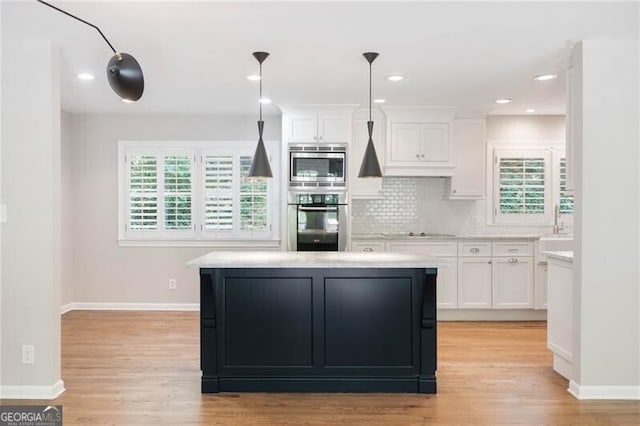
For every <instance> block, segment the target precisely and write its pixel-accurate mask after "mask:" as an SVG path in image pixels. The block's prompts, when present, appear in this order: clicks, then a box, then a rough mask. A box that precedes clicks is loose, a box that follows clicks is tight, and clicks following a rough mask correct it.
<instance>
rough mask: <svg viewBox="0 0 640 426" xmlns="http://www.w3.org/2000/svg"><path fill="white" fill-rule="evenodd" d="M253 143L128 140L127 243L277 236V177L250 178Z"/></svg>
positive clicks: (124, 160) (123, 191) (123, 160)
mask: <svg viewBox="0 0 640 426" xmlns="http://www.w3.org/2000/svg"><path fill="white" fill-rule="evenodd" d="M254 145H255V142H229V143H221V142H197V143H181V144H176V143H168V142H121V143H120V146H119V152H120V181H121V184H120V211H121V213H120V221H121V226H120V235H119V237H120V240H124V241H126V240H130V241H146V242H149V241H167V240H173V241H202V242H214V241H221V242H224V241H225V240H226V241H227V242H228V241H229V240H232V239H233V240H238V239H247V240H257V239H265V240H269V239H274V238H275V236H276V235H277V232H276V231H277V230H274V229H273V223H274V220H273V217H274V211H275V206H276V205H277V201H276V200H274V191H273V185H274V183H273V180H274V179H275V178H274V179H264V178H258V179H256V178H249V177H248V174H249V168H250V167H251V161H252V157H253V149H254V148H255V146H254ZM270 145H271V144H268V145H267V146H268V147H269V146H270ZM187 245H189V244H187ZM214 245H215V244H214Z"/></svg>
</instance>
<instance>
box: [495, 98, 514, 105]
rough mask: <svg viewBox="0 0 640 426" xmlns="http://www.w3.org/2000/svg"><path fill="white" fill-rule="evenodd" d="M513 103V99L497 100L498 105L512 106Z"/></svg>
mask: <svg viewBox="0 0 640 426" xmlns="http://www.w3.org/2000/svg"><path fill="white" fill-rule="evenodd" d="M511 102H513V99H510V98H503V99H496V103H497V104H510V103H511Z"/></svg>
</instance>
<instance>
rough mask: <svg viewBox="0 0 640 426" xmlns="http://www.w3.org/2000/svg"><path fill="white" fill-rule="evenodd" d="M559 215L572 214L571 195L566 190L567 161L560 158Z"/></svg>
mask: <svg viewBox="0 0 640 426" xmlns="http://www.w3.org/2000/svg"><path fill="white" fill-rule="evenodd" d="M558 174H559V177H560V179H559V181H560V192H559V194H560V201H559V205H560V214H562V215H567V214H573V193H572V192H571V191H568V190H567V159H566V158H560V171H559V173H558Z"/></svg>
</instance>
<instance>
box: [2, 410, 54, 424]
mask: <svg viewBox="0 0 640 426" xmlns="http://www.w3.org/2000/svg"><path fill="white" fill-rule="evenodd" d="M61 425H62V405H0V426H61Z"/></svg>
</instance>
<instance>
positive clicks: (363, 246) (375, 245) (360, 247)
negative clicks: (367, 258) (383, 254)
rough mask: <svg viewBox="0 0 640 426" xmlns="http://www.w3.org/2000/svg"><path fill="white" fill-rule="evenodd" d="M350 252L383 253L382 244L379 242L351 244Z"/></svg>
mask: <svg viewBox="0 0 640 426" xmlns="http://www.w3.org/2000/svg"><path fill="white" fill-rule="evenodd" d="M351 251H364V252H374V251H378V252H380V251H384V243H383V242H379V241H375V242H374V241H369V242H357V243H356V242H352V243H351Z"/></svg>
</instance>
